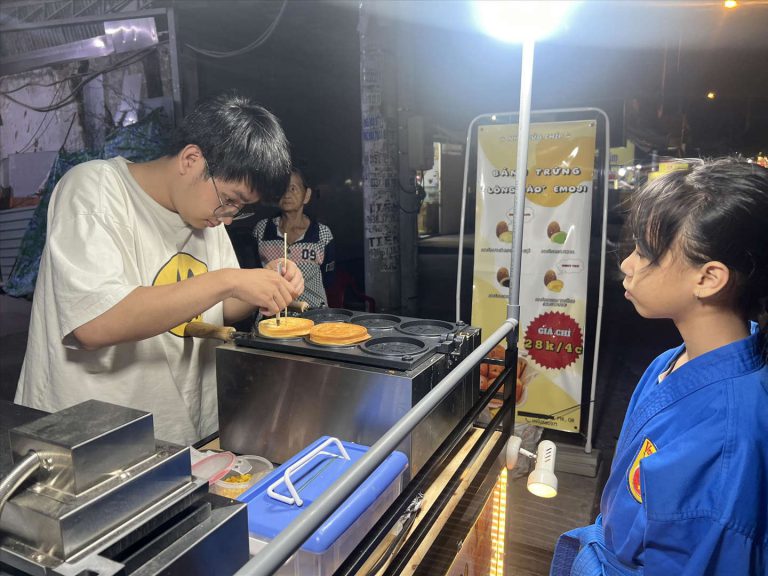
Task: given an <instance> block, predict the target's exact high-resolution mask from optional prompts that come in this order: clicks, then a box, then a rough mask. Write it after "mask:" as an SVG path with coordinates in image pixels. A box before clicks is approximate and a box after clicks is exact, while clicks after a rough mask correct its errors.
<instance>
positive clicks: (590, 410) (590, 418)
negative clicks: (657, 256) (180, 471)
mask: <svg viewBox="0 0 768 576" xmlns="http://www.w3.org/2000/svg"><path fill="white" fill-rule="evenodd" d="M602 115H603V117H604V118H605V148H606V150H608V151H609V152H608V154H605V155H604V156H605V157H604V158H603V178H602V183H603V230H602V234H601V242H602V246H601V248H600V283H599V286H598V293H597V323H596V324H595V351H594V356H593V360H592V381H591V383H590V390H589V406H588V407H587V439H586V442H585V444H584V452H585V453H587V454H590V453H591V452H592V427H593V424H594V413H595V391H596V389H597V362H598V356H599V355H600V329H601V327H602V324H603V294H604V292H605V255H606V245H607V244H608V193H609V191H610V187H609V186H608V174H609V170H610V163H611V160H610V158H611V154H610V141H609V139H610V124H609V120H608V116H607V115H606V114H605V112H602Z"/></svg>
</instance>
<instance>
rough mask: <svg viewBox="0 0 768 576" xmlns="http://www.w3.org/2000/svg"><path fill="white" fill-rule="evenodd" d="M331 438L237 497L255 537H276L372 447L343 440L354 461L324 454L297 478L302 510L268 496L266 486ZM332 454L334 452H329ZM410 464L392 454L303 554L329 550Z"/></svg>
mask: <svg viewBox="0 0 768 576" xmlns="http://www.w3.org/2000/svg"><path fill="white" fill-rule="evenodd" d="M327 438H328V436H324V437H322V438H320V439H319V440H317V441H316V442H314V443H312V444H311V445H310V446H308V447H307V448H305V449H304V450H302V451H301V452H300V453H298V454H297V455H295V456H294V457H293V458H291V459H290V460H288V461H287V462H285V463H283V464H282V465H281V466H280V467H279V468H277V469H275V470H274V471H273V472H272V473H270V474H269V475H267V476H265V477H264V478H262V479H261V480H259V482H258V483H257V484H256V485H254V486H252V487H251V488H249V489H248V491H247V492H245V493H244V494H241V495H240V496H238V498H237V499H238V500H239V501H240V502H245V503H247V504H248V530H249V532H251V534H254V535H256V536H257V537H258V536H262V537H264V536H265V537H267V538H269V539H273V538H274V537H275V536H277V535H278V534H279V533H280V532H281V531H282V530H283V529H284V528H285V527H286V526H287V525H288V524H290V523H291V522H292V521H293V520H294V519H295V518H296V517H298V516H299V515H301V514H302V513H303V512H304V511H305V510H306V509H307V508H308V507H309V506H311V504H312V502H314V501H315V500H316V499H317V498H318V497H319V496H320V494H322V493H323V492H324V491H325V490H326V489H327V488H328V487H330V486H331V485H332V484H333V483H334V482H335V481H336V480H337V479H338V478H339V477H340V476H341V475H343V474H344V473H345V472H346V471H347V470H349V468H350V467H351V466H352V465H353V464H354V463H355V462H356V461H357V460H359V459H360V458H361V457H362V456H363V454H365V452H367V451H368V446H362V445H360V444H353V443H351V442H342V444H343V445H344V448H345V449H346V450H347V453H348V454H349V456H350V460H343V459H340V458H334V457H327V456H325V457H323V456H320V457H318V458H316V459H315V460H312V462H311V463H310V464H308V465H307V466H305V467H304V468H302V469H301V470H300V471H299V472H298V473H297V474H296V475H295V477H294V480H295V485H296V488H297V489H298V490H299V492H300V493H301V496H302V498H303V499H304V505H303V506H302V507H298V506H292V505H288V504H284V503H282V502H279V501H277V500H274V499H272V498H271V497H270V496H269V495H268V494H267V488H268V487H269V486H270V484H272V483H273V482H274V481H275V480H276V479H277V478H279V477H280V476H282V475H283V473H284V472H285V470H286V469H287V468H288V467H289V466H291V465H292V464H293V463H294V462H296V461H297V460H299V459H300V458H301V457H302V456H304V455H305V454H307V453H308V452H311V451H312V450H313V449H314V448H315V447H316V446H318V445H320V444H321V443H322V442H323V441H324V440H326V439H327ZM329 451H330V452H333V450H330V449H329ZM407 466H408V458H407V457H406V456H405V454H403V453H402V452H392V454H390V455H389V456H388V457H387V458H386V460H384V462H382V463H381V464H380V465H379V467H378V468H377V469H376V470H374V471H373V473H372V474H371V475H370V476H368V478H366V480H365V481H364V482H363V483H362V484H361V485H360V486H359V487H358V488H357V490H355V491H354V492H353V493H352V494H351V495H350V496H349V498H347V500H346V501H345V502H344V503H343V504H342V505H341V506H339V507H338V508H337V509H336V511H335V512H334V513H333V514H332V515H331V516H330V517H329V518H328V519H327V520H326V521H325V522H324V523H323V524H322V525H321V526H320V528H318V529H317V530H316V531H315V533H314V534H312V536H310V537H309V538H308V539H307V541H306V542H304V544H303V545H302V547H301V548H302V550H308V551H310V552H313V553H315V554H322V553H323V552H325V551H326V550H327V549H328V548H330V547H331V546H332V545H333V544H334V542H336V540H337V539H338V538H339V536H341V535H342V534H344V532H346V531H347V529H349V527H350V526H351V525H352V524H353V523H354V522H355V520H357V518H358V517H359V516H361V515H362V514H363V513H364V512H365V511H366V510H367V509H368V508H369V507H370V506H371V505H372V504H373V503H374V502H375V501H376V499H377V498H378V497H379V496H381V494H382V493H384V492H385V491H386V490H387V488H388V487H389V486H390V484H392V482H393V481H394V480H395V479H396V478H398V477H399V476H400V474H402V473H403V471H404V470H405V469H406V468H407ZM277 492H278V493H282V494H287V489H286V488H285V485H284V484H283V485H282V486H280V487H279V488H278V489H277Z"/></svg>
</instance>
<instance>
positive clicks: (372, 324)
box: [351, 314, 401, 330]
mask: <svg viewBox="0 0 768 576" xmlns="http://www.w3.org/2000/svg"><path fill="white" fill-rule="evenodd" d="M351 322H352V324H359V325H360V326H365V327H366V328H368V329H369V330H389V329H391V328H396V327H397V326H399V325H400V322H401V319H400V317H398V316H393V315H391V314H362V315H360V316H355V317H354V318H352V320H351Z"/></svg>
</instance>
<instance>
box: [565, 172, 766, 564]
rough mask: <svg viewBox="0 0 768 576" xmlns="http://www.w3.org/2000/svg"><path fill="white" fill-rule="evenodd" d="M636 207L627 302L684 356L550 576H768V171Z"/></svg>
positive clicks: (637, 400)
mask: <svg viewBox="0 0 768 576" xmlns="http://www.w3.org/2000/svg"><path fill="white" fill-rule="evenodd" d="M635 200H636V201H635V203H634V205H633V208H632V210H631V213H630V218H629V226H630V229H631V231H632V233H633V235H634V241H635V249H634V251H633V252H632V254H631V255H630V256H629V257H628V258H627V259H625V260H624V261H623V262H622V264H621V270H622V272H623V273H624V275H625V279H624V288H625V289H626V293H625V296H626V298H627V299H628V300H629V301H630V302H632V304H634V306H635V309H636V310H637V311H638V313H639V314H640V315H641V316H643V317H645V318H671V319H672V320H673V321H674V323H675V326H676V327H677V329H678V331H679V332H680V335H681V337H682V340H683V344H682V345H681V346H679V347H678V348H675V349H673V350H668V351H667V352H665V353H663V354H662V355H661V356H659V357H658V358H656V360H654V361H653V363H652V364H651V365H650V366H649V367H648V369H647V370H646V372H645V374H644V375H643V377H642V379H641V380H640V383H639V384H638V386H637V388H636V390H635V392H634V394H633V396H632V399H631V401H630V404H629V408H628V409H627V414H626V416H625V419H624V424H623V426H622V430H621V436H620V438H619V442H618V445H617V447H616V454H615V456H614V460H613V464H612V467H611V474H610V477H609V478H608V482H607V484H606V486H605V490H604V491H603V496H602V500H601V504H600V508H601V515H600V516H599V517H598V519H597V522H596V524H594V525H592V526H588V527H585V528H580V529H577V530H574V531H572V532H569V533H567V534H564V535H563V536H561V538H560V540H559V541H558V545H557V548H556V550H555V557H554V559H553V563H552V570H551V574H552V575H556V576H562V575H568V576H592V575H618V574H638V575H641V574H643V575H647V576H651V575H662V576H679V575H691V576H693V575H696V576H700V575H707V574H711V575H727V576H731V575H755V574H760V575H762V574H768V532H767V530H766V528H767V527H766V524H767V523H768V366H767V365H766V340H767V339H766V336H765V324H764V323H763V324H762V329H761V328H759V327H758V324H756V323H755V322H751V321H752V320H758V319H759V318H760V319H762V320H763V321H764V320H765V310H766V309H765V303H766V298H767V297H768V170H766V169H765V168H762V167H760V166H757V165H755V164H750V163H746V162H740V161H736V160H730V159H725V160H716V161H711V162H698V163H696V164H695V165H693V167H691V168H690V169H687V170H684V171H677V172H672V173H670V174H666V175H663V176H661V177H659V178H658V179H657V180H654V181H653V182H651V183H649V184H648V185H647V186H646V187H645V188H644V189H643V190H641V191H640V192H638V193H637V197H636V199H635Z"/></svg>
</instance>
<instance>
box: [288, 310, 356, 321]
mask: <svg viewBox="0 0 768 576" xmlns="http://www.w3.org/2000/svg"><path fill="white" fill-rule="evenodd" d="M354 314H355V313H354V312H352V311H351V310H345V309H344V308H315V309H314V310H307V311H306V312H304V314H302V315H301V317H302V318H309V319H310V320H313V321H314V322H315V324H325V323H326V322H349V319H350V318H352V316H354Z"/></svg>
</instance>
